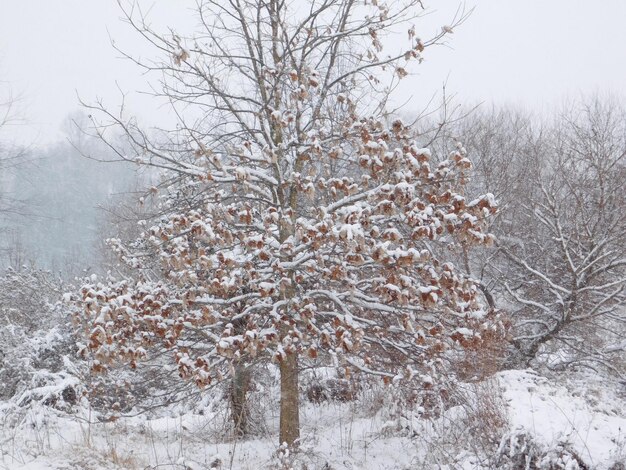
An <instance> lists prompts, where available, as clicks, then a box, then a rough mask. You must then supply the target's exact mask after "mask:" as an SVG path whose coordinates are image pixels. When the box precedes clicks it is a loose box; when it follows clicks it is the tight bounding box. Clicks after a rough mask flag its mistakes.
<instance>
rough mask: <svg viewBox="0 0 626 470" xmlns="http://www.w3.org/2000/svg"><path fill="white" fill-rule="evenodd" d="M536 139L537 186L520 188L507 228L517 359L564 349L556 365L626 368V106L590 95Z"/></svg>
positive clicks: (532, 175)
mask: <svg viewBox="0 0 626 470" xmlns="http://www.w3.org/2000/svg"><path fill="white" fill-rule="evenodd" d="M535 149H536V150H538V151H537V152H536V153H532V154H530V155H529V156H528V164H529V165H530V167H531V168H533V170H532V171H529V173H528V180H529V181H530V182H531V185H532V186H533V187H534V188H535V189H534V190H532V191H527V192H525V193H524V194H518V197H519V199H518V201H517V202H516V203H515V204H514V206H516V209H517V212H518V213H519V215H520V216H519V218H518V219H517V220H516V221H515V222H516V223H515V224H514V225H512V226H509V227H508V228H509V230H507V233H506V234H503V236H502V237H500V238H501V240H502V245H501V248H502V252H503V254H504V255H505V257H506V268H504V272H506V273H507V274H506V280H505V283H504V287H505V288H506V290H507V293H508V295H509V296H510V298H511V300H512V301H513V302H514V305H515V306H516V312H515V318H516V320H515V335H514V341H513V343H514V345H515V347H516V350H517V352H518V357H517V359H518V360H521V361H522V362H523V363H526V364H527V363H529V362H530V361H531V360H533V359H535V358H537V357H538V355H540V353H542V352H554V351H555V350H556V351H557V353H558V354H552V355H549V356H548V358H549V362H550V363H551V365H552V366H564V365H567V364H583V365H588V366H591V367H596V366H606V367H608V368H609V369H612V370H613V371H614V372H618V373H620V374H623V373H624V370H623V364H622V365H621V367H616V365H617V363H616V362H615V361H614V359H615V358H617V357H620V356H622V355H623V352H624V349H625V348H626V342H624V338H623V332H624V321H625V319H626V317H625V310H624V308H625V303H626V222H625V220H624V217H623V211H624V209H625V208H626V193H625V192H624V178H625V177H626V114H624V110H623V109H622V108H621V107H620V106H619V105H617V104H616V103H615V102H609V101H604V100H601V99H594V100H590V101H588V102H586V103H583V104H580V105H577V106H576V107H575V108H573V110H571V111H570V112H568V113H566V114H564V115H563V116H562V117H561V118H560V119H559V122H558V123H557V124H556V125H555V126H554V128H553V129H550V130H547V131H546V132H544V134H543V135H542V136H541V138H540V139H539V143H538V145H537V146H536V147H535ZM513 227H515V228H514V230H515V233H513V232H511V230H510V229H511V228H513ZM522 227H524V228H523V229H522ZM554 345H557V346H556V349H555V348H550V347H548V348H547V349H546V347H547V346H554ZM619 369H622V370H621V371H620V370H619Z"/></svg>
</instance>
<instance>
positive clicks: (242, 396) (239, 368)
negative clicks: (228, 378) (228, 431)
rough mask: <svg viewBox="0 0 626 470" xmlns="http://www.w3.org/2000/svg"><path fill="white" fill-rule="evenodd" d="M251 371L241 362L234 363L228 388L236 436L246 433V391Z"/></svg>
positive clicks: (247, 411) (248, 411)
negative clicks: (233, 370)
mask: <svg viewBox="0 0 626 470" xmlns="http://www.w3.org/2000/svg"><path fill="white" fill-rule="evenodd" d="M250 375H251V371H250V369H249V368H248V367H246V366H245V365H243V364H237V365H235V374H234V376H233V381H232V384H231V388H230V407H231V414H232V418H233V424H234V426H235V434H236V435H237V437H244V436H245V435H246V434H248V431H249V429H248V425H249V422H248V417H249V415H250V410H249V409H248V400H247V393H248V389H249V387H250Z"/></svg>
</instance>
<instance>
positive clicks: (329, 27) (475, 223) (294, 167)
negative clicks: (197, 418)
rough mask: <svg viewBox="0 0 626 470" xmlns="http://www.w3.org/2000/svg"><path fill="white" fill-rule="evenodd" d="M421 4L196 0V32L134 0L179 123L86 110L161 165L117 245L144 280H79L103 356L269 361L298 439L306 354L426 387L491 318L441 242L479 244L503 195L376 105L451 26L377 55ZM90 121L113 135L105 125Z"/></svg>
mask: <svg viewBox="0 0 626 470" xmlns="http://www.w3.org/2000/svg"><path fill="white" fill-rule="evenodd" d="M420 4H421V2H419V1H408V2H405V3H389V4H383V3H380V4H378V3H377V2H374V4H360V3H357V2H353V1H343V0H341V1H340V0H322V1H313V2H309V3H307V4H306V8H303V7H302V5H300V6H299V7H298V8H296V5H295V4H290V3H287V2H283V1H280V0H269V1H267V2H264V1H256V0H249V1H240V0H232V1H230V2H228V3H226V4H224V3H222V2H212V1H205V2H201V3H200V4H199V5H198V14H199V18H200V20H201V25H202V30H201V31H200V32H198V33H197V34H196V35H194V36H192V37H183V36H181V35H179V34H178V33H171V34H168V35H160V34H158V33H156V32H155V31H153V30H152V29H150V28H149V27H148V26H147V24H146V22H145V21H144V20H143V19H142V18H137V17H136V16H135V14H134V11H128V12H127V19H128V21H129V22H130V23H131V24H132V25H133V26H134V27H135V28H136V29H137V30H138V31H139V32H140V33H141V34H142V35H143V36H144V37H145V38H147V39H148V40H149V41H150V42H151V43H152V44H154V45H155V46H156V47H157V48H158V49H159V50H160V51H162V52H163V53H165V54H167V56H168V57H169V59H168V61H166V62H158V63H154V64H152V63H151V64H145V63H142V65H143V66H145V67H146V68H148V69H150V70H158V71H160V72H162V73H163V77H164V79H163V81H162V87H163V88H162V92H161V94H162V95H163V96H166V97H167V98H168V99H169V100H170V102H171V103H172V107H173V110H174V111H175V112H176V113H177V114H176V115H177V117H178V125H177V129H175V130H174V131H172V132H164V133H162V134H161V135H160V138H158V139H156V138H153V137H152V138H151V136H150V135H149V133H148V132H146V131H144V130H142V129H140V128H139V127H138V126H137V125H136V122H135V121H134V120H132V119H131V120H127V119H126V118H125V117H124V116H120V115H115V114H113V113H111V112H109V111H107V109H106V108H105V107H104V106H102V105H100V104H99V105H96V106H92V109H93V112H94V114H96V111H98V112H99V113H104V114H105V116H106V117H107V119H108V120H110V121H112V123H113V124H115V125H116V126H117V128H118V129H121V130H122V131H123V134H124V135H125V136H126V139H127V141H128V144H129V145H130V146H131V147H132V148H133V149H134V152H133V153H132V155H130V156H129V153H127V152H121V151H120V152H119V153H118V155H119V157H120V158H122V159H125V160H130V161H135V162H137V163H139V164H145V165H152V166H154V167H158V168H161V169H162V170H164V180H163V183H162V184H161V185H160V187H159V188H158V191H159V194H160V201H161V202H160V203H161V207H162V216H161V218H160V219H158V220H157V221H156V222H155V223H154V224H153V225H152V226H149V225H148V224H147V225H146V229H145V231H144V233H143V234H142V236H141V237H140V238H138V239H137V240H135V241H133V242H131V243H124V242H122V241H121V240H115V239H114V240H112V241H111V244H112V245H113V247H114V249H115V250H116V251H117V252H118V254H119V255H120V256H121V258H122V259H123V260H124V261H125V262H126V263H127V264H128V265H129V266H130V267H132V268H133V269H134V270H135V272H136V276H134V277H133V278H132V279H122V280H116V279H109V280H106V281H104V282H92V283H87V284H86V285H85V286H83V288H82V289H81V291H80V296H79V299H78V306H79V307H80V310H79V311H78V312H77V317H78V318H79V319H81V320H82V322H83V324H84V326H85V330H86V334H87V335H88V344H87V345H86V347H85V351H86V352H87V351H91V352H92V353H93V354H94V369H95V370H104V369H106V368H107V364H108V363H110V361H112V360H116V359H123V360H126V361H129V362H130V364H131V366H133V367H134V366H136V364H137V362H138V361H139V360H140V359H142V357H145V356H146V355H147V354H148V352H147V351H148V350H149V349H150V348H153V347H156V346H157V345H159V346H162V347H165V348H167V349H168V350H171V351H172V354H173V357H174V359H175V361H176V364H177V367H178V370H179V373H180V375H181V376H183V377H185V378H189V379H192V380H194V381H195V382H196V383H197V384H198V385H199V386H201V387H203V386H208V385H210V384H213V383H216V382H219V381H220V380H222V379H223V378H225V377H227V376H228V375H229V374H230V373H231V371H232V370H233V369H234V368H236V367H237V366H238V365H241V364H242V363H244V362H245V361H252V360H254V361H269V360H274V361H276V362H277V363H278V366H279V370H280V391H281V399H280V436H279V440H280V443H287V444H288V445H290V446H291V445H295V444H297V442H298V439H299V429H300V426H299V394H298V384H299V380H298V370H299V363H301V362H302V361H304V360H307V359H306V358H307V357H310V358H315V357H316V356H317V355H318V354H322V353H324V352H325V353H326V354H330V355H331V356H333V357H335V358H337V361H338V363H340V364H341V365H342V366H343V367H345V368H346V369H348V370H355V371H361V372H365V373H369V374H373V375H377V376H380V377H381V378H382V379H383V380H385V381H386V382H389V381H394V380H397V379H402V378H405V379H407V380H409V379H419V380H423V381H424V383H426V382H428V384H431V383H432V380H433V379H432V378H433V377H436V374H437V371H438V370H439V369H441V368H442V367H445V366H444V363H443V362H442V360H441V357H442V356H443V355H446V354H447V355H448V358H452V357H453V356H454V354H456V352H455V351H456V348H457V347H460V346H465V347H469V348H472V347H473V348H476V347H479V346H480V343H481V341H482V337H481V334H482V333H483V332H484V330H481V328H482V327H483V325H484V324H485V323H486V321H487V320H486V319H487V317H488V316H489V315H488V312H486V310H485V309H484V307H483V304H482V301H481V298H480V295H479V292H478V290H477V288H476V286H475V284H474V283H473V282H472V281H471V280H470V279H467V278H465V277H463V276H462V275H460V274H459V273H458V272H457V270H456V268H455V267H454V265H453V264H451V263H446V262H444V261H443V260H441V259H438V256H437V255H436V252H437V248H438V247H442V246H451V245H453V244H455V243H460V244H466V245H468V246H469V245H475V244H488V243H490V242H491V241H492V240H493V238H492V237H491V236H490V235H489V234H488V233H486V232H485V231H484V230H483V225H484V222H485V219H486V218H487V217H488V216H489V215H490V214H492V213H494V212H495V201H494V200H493V197H492V196H490V195H484V196H480V197H477V198H476V199H474V200H472V201H469V200H467V199H466V197H465V194H464V185H465V183H466V180H467V173H468V171H469V169H470V168H471V164H470V162H469V160H468V159H467V158H466V157H465V155H464V150H463V149H462V148H461V147H459V148H458V149H456V150H454V151H453V152H452V153H451V154H450V156H449V158H447V159H445V160H444V161H441V162H439V163H436V162H432V161H431V157H430V153H429V151H428V150H427V149H423V148H420V146H419V145H417V144H416V143H415V142H414V141H413V139H412V134H411V130H410V129H409V128H408V127H407V126H405V125H404V124H403V123H402V122H401V121H399V120H389V121H391V122H389V121H386V119H385V104H386V102H387V100H388V98H389V93H390V92H389V90H391V89H393V86H394V84H395V83H396V82H397V80H398V79H400V78H402V77H404V76H405V75H406V74H407V73H408V72H407V70H406V67H407V63H410V62H416V61H419V60H420V58H421V56H422V53H423V51H424V49H425V48H426V47H428V46H430V45H433V44H437V43H438V42H440V41H441V40H442V38H443V37H444V36H445V35H446V34H448V33H449V32H450V31H451V30H452V28H453V27H454V26H455V25H456V24H457V23H458V21H457V22H456V23H454V24H453V25H452V27H450V26H446V27H444V28H443V29H442V32H441V33H440V34H438V35H437V36H436V37H434V38H433V39H431V40H429V41H423V40H421V39H419V38H418V37H417V36H416V34H415V29H414V28H413V27H411V28H410V29H409V32H408V41H407V44H406V46H405V47H404V48H402V49H401V50H399V51H397V52H394V53H392V54H391V55H387V56H383V52H382V51H383V42H384V40H385V39H384V36H385V34H386V33H389V32H393V31H394V28H398V27H400V26H403V25H407V27H408V26H410V24H408V23H407V22H409V23H410V21H411V20H413V19H414V18H415V17H416V16H418V14H419V12H420V11H421V10H419V9H418V6H419V5H420ZM461 20H462V18H461V19H459V21H461ZM405 34H406V33H405ZM405 37H406V36H405ZM385 83H387V86H384V84H385ZM190 123H192V124H190ZM97 124H99V123H97ZM96 127H97V128H98V129H100V131H99V132H100V136H101V138H103V139H105V140H107V138H108V137H107V133H106V132H107V129H109V128H110V127H108V126H107V125H102V124H101V123H100V125H98V126H96ZM111 146H112V147H113V148H114V147H115V146H114V145H113V144H111ZM155 189H156V188H155Z"/></svg>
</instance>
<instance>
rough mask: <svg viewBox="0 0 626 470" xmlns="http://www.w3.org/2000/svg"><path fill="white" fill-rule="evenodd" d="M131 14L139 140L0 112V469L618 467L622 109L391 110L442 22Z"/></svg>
mask: <svg viewBox="0 0 626 470" xmlns="http://www.w3.org/2000/svg"><path fill="white" fill-rule="evenodd" d="M424 3H425V2H424ZM433 3H434V2H433ZM140 4H141V2H119V14H120V15H121V17H122V19H121V21H123V22H124V23H125V25H126V27H127V28H128V29H129V30H130V31H131V32H132V33H133V34H134V35H135V36H136V38H137V40H138V41H141V42H143V43H145V45H146V46H147V47H148V48H149V50H150V51H152V55H151V56H147V55H145V54H138V55H136V54H135V53H133V51H132V50H129V49H125V48H123V47H121V46H118V45H117V44H116V43H115V42H113V43H112V46H111V47H113V48H115V49H116V51H117V53H118V54H119V55H120V56H121V57H122V58H123V60H125V61H126V62H130V63H131V64H132V65H133V66H134V67H135V68H137V70H139V71H140V72H141V73H142V74H144V75H145V76H146V77H153V78H154V81H153V82H150V83H151V85H150V87H149V89H147V90H144V93H146V94H147V95H148V96H149V99H150V100H154V101H155V102H158V103H161V105H160V107H159V108H158V109H159V113H161V114H163V116H166V119H164V120H161V121H159V123H158V124H151V123H150V122H149V120H148V119H146V118H145V116H144V117H138V116H137V115H136V114H135V113H133V111H132V108H130V107H127V106H126V105H125V101H124V99H125V97H124V95H122V97H121V98H120V101H119V102H118V103H108V102H105V101H104V100H102V99H99V98H98V97H95V96H79V97H78V98H77V101H76V103H75V108H76V109H77V111H74V112H71V113H69V114H68V117H67V118H66V121H65V123H64V124H63V135H64V138H63V139H61V140H59V141H58V142H56V143H54V144H50V145H36V144H34V145H22V144H19V143H15V142H14V141H13V139H12V138H11V133H12V131H13V129H14V127H13V120H14V119H15V117H16V116H17V115H18V113H19V108H20V104H21V103H20V100H19V99H17V98H16V97H14V96H12V95H11V94H10V93H9V92H8V91H7V93H4V91H5V90H4V89H3V90H2V91H3V93H2V94H0V97H2V98H1V99H0V469H23V470H42V469H58V470H60V469H88V470H102V469H129V470H130V469H154V470H156V469H161V468H164V469H177V470H200V469H216V470H217V469H222V470H224V469H242V470H247V469H250V470H251V469H280V470H314V469H319V470H342V469H346V470H347V469H353V470H356V469H398V470H409V469H449V470H453V469H477V470H478V469H485V470H487V469H505V470H517V469H528V470H530V469H537V470H539V469H541V470H557V469H563V470H576V469H580V470H582V469H606V470H625V469H626V411H625V410H626V217H625V212H626V184H625V183H624V181H626V100H625V99H624V98H623V97H622V96H621V95H620V94H619V93H618V94H614V93H610V92H609V91H608V90H602V89H600V90H596V91H595V92H593V93H581V94H580V95H579V96H572V97H568V99H566V100H564V101H563V102H562V103H561V104H559V105H554V106H552V107H551V109H550V110H549V111H538V110H533V109H528V108H527V107H524V106H516V105H514V104H503V103H500V104H498V103H493V104H475V103H472V102H468V101H463V100H462V99H460V98H459V97H457V96H451V95H449V94H447V93H446V90H445V87H444V89H443V92H442V93H441V94H440V95H439V96H437V97H436V99H434V100H432V101H431V103H430V104H429V106H428V107H427V108H424V109H423V110H422V111H414V110H413V109H412V108H409V107H407V106H406V103H407V99H408V98H409V97H408V96H407V95H406V92H405V90H406V85H405V84H406V82H407V81H408V80H411V77H412V76H414V74H415V73H416V71H418V70H419V69H420V67H421V66H422V62H424V61H427V60H429V58H430V57H432V56H435V55H437V54H438V53H439V51H440V50H441V49H442V48H444V47H446V46H448V45H449V44H450V43H454V41H455V40H456V37H455V34H456V32H457V31H459V30H462V29H463V28H465V27H467V26H468V25H469V24H471V22H472V14H471V11H470V10H467V9H464V8H463V7H459V8H458V9H457V10H456V14H455V15H454V16H453V17H452V18H450V19H449V23H447V24H443V25H437V28H436V29H434V31H435V32H434V33H432V31H433V28H432V24H431V23H429V12H430V8H431V5H424V4H423V2H422V1H421V0H389V1H384V0H365V1H362V0H358V1H357V0H298V1H293V2H287V1H286V0H227V1H221V0H198V1H197V2H194V6H193V8H192V9H191V10H189V11H188V12H187V13H188V14H189V15H190V16H191V17H193V24H194V25H195V27H194V28H192V29H190V30H188V31H183V30H179V29H174V28H173V27H171V28H167V27H165V28H161V27H159V26H158V25H155V24H154V23H153V22H152V21H151V20H150V14H149V9H142V8H141V5H140ZM1 8H2V7H0V9H1ZM429 31H430V32H431V33H430V34H427V33H428V32H429ZM110 75H111V81H112V82H113V81H114V80H115V71H114V70H113V71H111V72H110ZM3 86H4V82H0V87H3ZM403 87H405V88H403ZM6 90H8V87H7V88H6ZM416 93H419V90H418V91H417V92H416Z"/></svg>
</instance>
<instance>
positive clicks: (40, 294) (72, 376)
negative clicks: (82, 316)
mask: <svg viewBox="0 0 626 470" xmlns="http://www.w3.org/2000/svg"><path fill="white" fill-rule="evenodd" d="M60 292H61V282H60V281H59V280H58V279H55V278H54V276H52V275H51V274H50V273H48V272H46V271H40V270H36V269H30V268H22V269H21V270H19V271H17V270H14V269H8V270H7V271H6V272H5V273H4V274H3V275H2V276H1V277H0V400H12V401H13V402H14V403H16V404H17V405H19V406H26V405H28V404H30V403H31V402H33V401H36V402H41V403H43V404H46V405H54V406H57V407H62V408H67V407H69V406H71V405H73V404H75V403H76V402H77V401H78V400H79V391H78V387H77V386H78V382H79V379H78V378H77V376H78V374H79V370H78V367H77V366H76V364H75V360H74V358H75V354H76V346H75V344H74V339H73V336H72V327H71V324H70V318H69V316H68V315H67V314H66V312H65V310H64V308H63V306H62V304H61V303H60V302H59V300H60Z"/></svg>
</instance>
